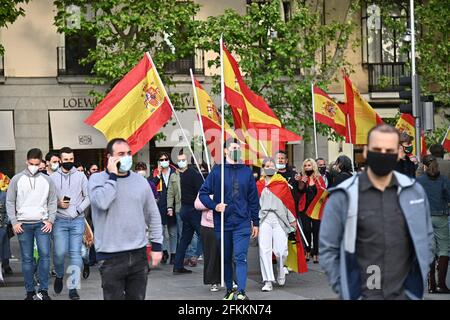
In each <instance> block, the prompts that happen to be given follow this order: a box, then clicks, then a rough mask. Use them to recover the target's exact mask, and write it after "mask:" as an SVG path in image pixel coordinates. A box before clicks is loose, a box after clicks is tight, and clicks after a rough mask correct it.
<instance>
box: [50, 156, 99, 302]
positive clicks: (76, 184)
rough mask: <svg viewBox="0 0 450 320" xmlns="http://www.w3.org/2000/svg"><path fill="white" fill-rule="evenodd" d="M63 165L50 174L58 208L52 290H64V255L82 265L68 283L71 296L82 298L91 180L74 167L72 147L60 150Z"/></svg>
mask: <svg viewBox="0 0 450 320" xmlns="http://www.w3.org/2000/svg"><path fill="white" fill-rule="evenodd" d="M59 157H60V159H61V167H60V168H59V169H58V170H57V171H56V172H55V173H54V174H52V175H51V176H50V178H51V179H52V180H53V183H54V184H55V186H56V192H57V196H58V210H57V212H56V220H55V226H54V230H53V238H54V239H53V240H54V264H55V271H56V279H55V282H54V284H53V289H54V290H55V293H56V294H59V293H61V291H62V289H63V278H64V274H65V273H66V270H65V268H64V258H65V256H66V254H69V256H70V266H71V267H72V268H79V269H77V270H76V272H75V277H74V276H72V278H71V281H70V282H69V283H70V285H69V288H68V289H69V298H70V299H71V300H79V299H80V296H79V294H78V291H77V288H79V287H80V285H79V284H80V283H79V282H80V274H81V270H82V269H81V268H82V266H83V260H82V256H81V245H82V242H83V234H84V223H85V222H84V221H85V215H84V211H85V210H86V209H87V208H88V207H89V205H90V201H89V197H88V180H87V178H86V175H85V174H84V172H81V171H78V170H77V168H76V167H75V163H74V161H75V156H74V152H73V150H72V149H71V148H68V147H64V148H62V149H61V150H60V153H59Z"/></svg>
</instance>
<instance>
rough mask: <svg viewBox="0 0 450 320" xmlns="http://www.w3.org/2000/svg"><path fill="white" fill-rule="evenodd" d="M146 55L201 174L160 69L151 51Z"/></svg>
mask: <svg viewBox="0 0 450 320" xmlns="http://www.w3.org/2000/svg"><path fill="white" fill-rule="evenodd" d="M145 55H146V56H147V58H148V60H150V63H151V64H152V67H153V68H155V74H156V77H157V78H158V81H159V83H161V84H162V89H163V90H164V95H165V96H166V97H167V101H168V102H169V105H170V108H171V109H172V113H173V115H174V116H175V119H176V120H177V123H178V125H179V126H180V129H181V132H182V133H183V137H184V140H186V143H187V146H188V148H189V151H190V153H191V154H192V157H193V158H194V162H195V165H196V166H197V169H198V172H199V173H200V174H201V172H202V170H201V169H200V165H199V164H198V161H197V158H196V157H195V154H194V151H192V148H191V143H190V141H189V140H188V138H187V136H186V132H184V129H183V127H182V126H181V122H180V119H178V116H177V113H176V112H175V108H174V107H173V104H172V101H170V97H169V95H168V94H167V91H166V87H165V86H164V84H163V83H162V81H161V78H160V76H159V73H158V70H157V69H156V67H155V64H154V63H153V60H152V57H151V56H150V53H148V52H146V53H145ZM201 176H202V178H203V181H204V180H205V177H203V175H202V174H201Z"/></svg>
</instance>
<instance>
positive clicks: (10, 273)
mask: <svg viewBox="0 0 450 320" xmlns="http://www.w3.org/2000/svg"><path fill="white" fill-rule="evenodd" d="M3 272H4V273H5V275H7V276H10V275H12V274H14V272H13V271H12V269H11V267H10V266H6V267H4V268H3Z"/></svg>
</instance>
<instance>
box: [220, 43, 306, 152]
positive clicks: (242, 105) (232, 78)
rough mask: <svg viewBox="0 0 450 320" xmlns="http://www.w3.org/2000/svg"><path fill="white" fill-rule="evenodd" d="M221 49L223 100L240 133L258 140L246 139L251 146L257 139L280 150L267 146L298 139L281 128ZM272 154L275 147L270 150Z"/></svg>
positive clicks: (226, 53)
mask: <svg viewBox="0 0 450 320" xmlns="http://www.w3.org/2000/svg"><path fill="white" fill-rule="evenodd" d="M222 51H223V73H224V74H223V77H224V87H225V100H226V101H227V103H228V104H229V105H230V107H231V110H232V114H233V119H234V125H235V128H236V129H237V131H241V132H242V135H243V136H248V137H250V136H251V137H252V138H254V139H256V140H257V141H253V142H252V141H249V143H250V145H251V147H252V148H254V147H255V146H257V145H258V144H259V143H260V141H264V143H265V144H266V147H265V148H266V149H267V148H270V149H280V145H275V146H274V145H273V144H272V145H271V146H269V145H268V142H275V141H277V142H281V144H282V145H284V142H286V141H298V140H301V137H300V136H298V135H296V134H295V133H293V132H291V131H289V130H286V129H285V128H283V126H282V124H281V122H280V120H279V119H278V117H277V116H276V114H275V113H274V112H273V111H272V109H271V108H270V107H269V106H268V105H267V103H266V102H265V101H264V99H263V98H262V97H261V96H258V95H257V94H255V93H254V92H253V91H251V90H250V88H249V87H248V86H247V85H246V84H245V82H244V80H243V78H242V75H241V72H240V71H239V66H238V64H237V62H236V60H235V59H234V57H233V56H232V55H231V53H230V52H228V50H227V49H226V47H225V45H222ZM267 151H268V152H267V153H268V154H269V155H272V154H273V153H274V151H275V150H272V152H269V150H267Z"/></svg>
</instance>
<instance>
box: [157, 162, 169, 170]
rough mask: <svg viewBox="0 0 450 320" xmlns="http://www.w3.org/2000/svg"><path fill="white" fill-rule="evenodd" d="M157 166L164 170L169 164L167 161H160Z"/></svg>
mask: <svg viewBox="0 0 450 320" xmlns="http://www.w3.org/2000/svg"><path fill="white" fill-rule="evenodd" d="M159 164H160V165H161V167H162V168H164V169H166V168H168V167H169V165H170V162H169V161H160V162H159Z"/></svg>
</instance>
